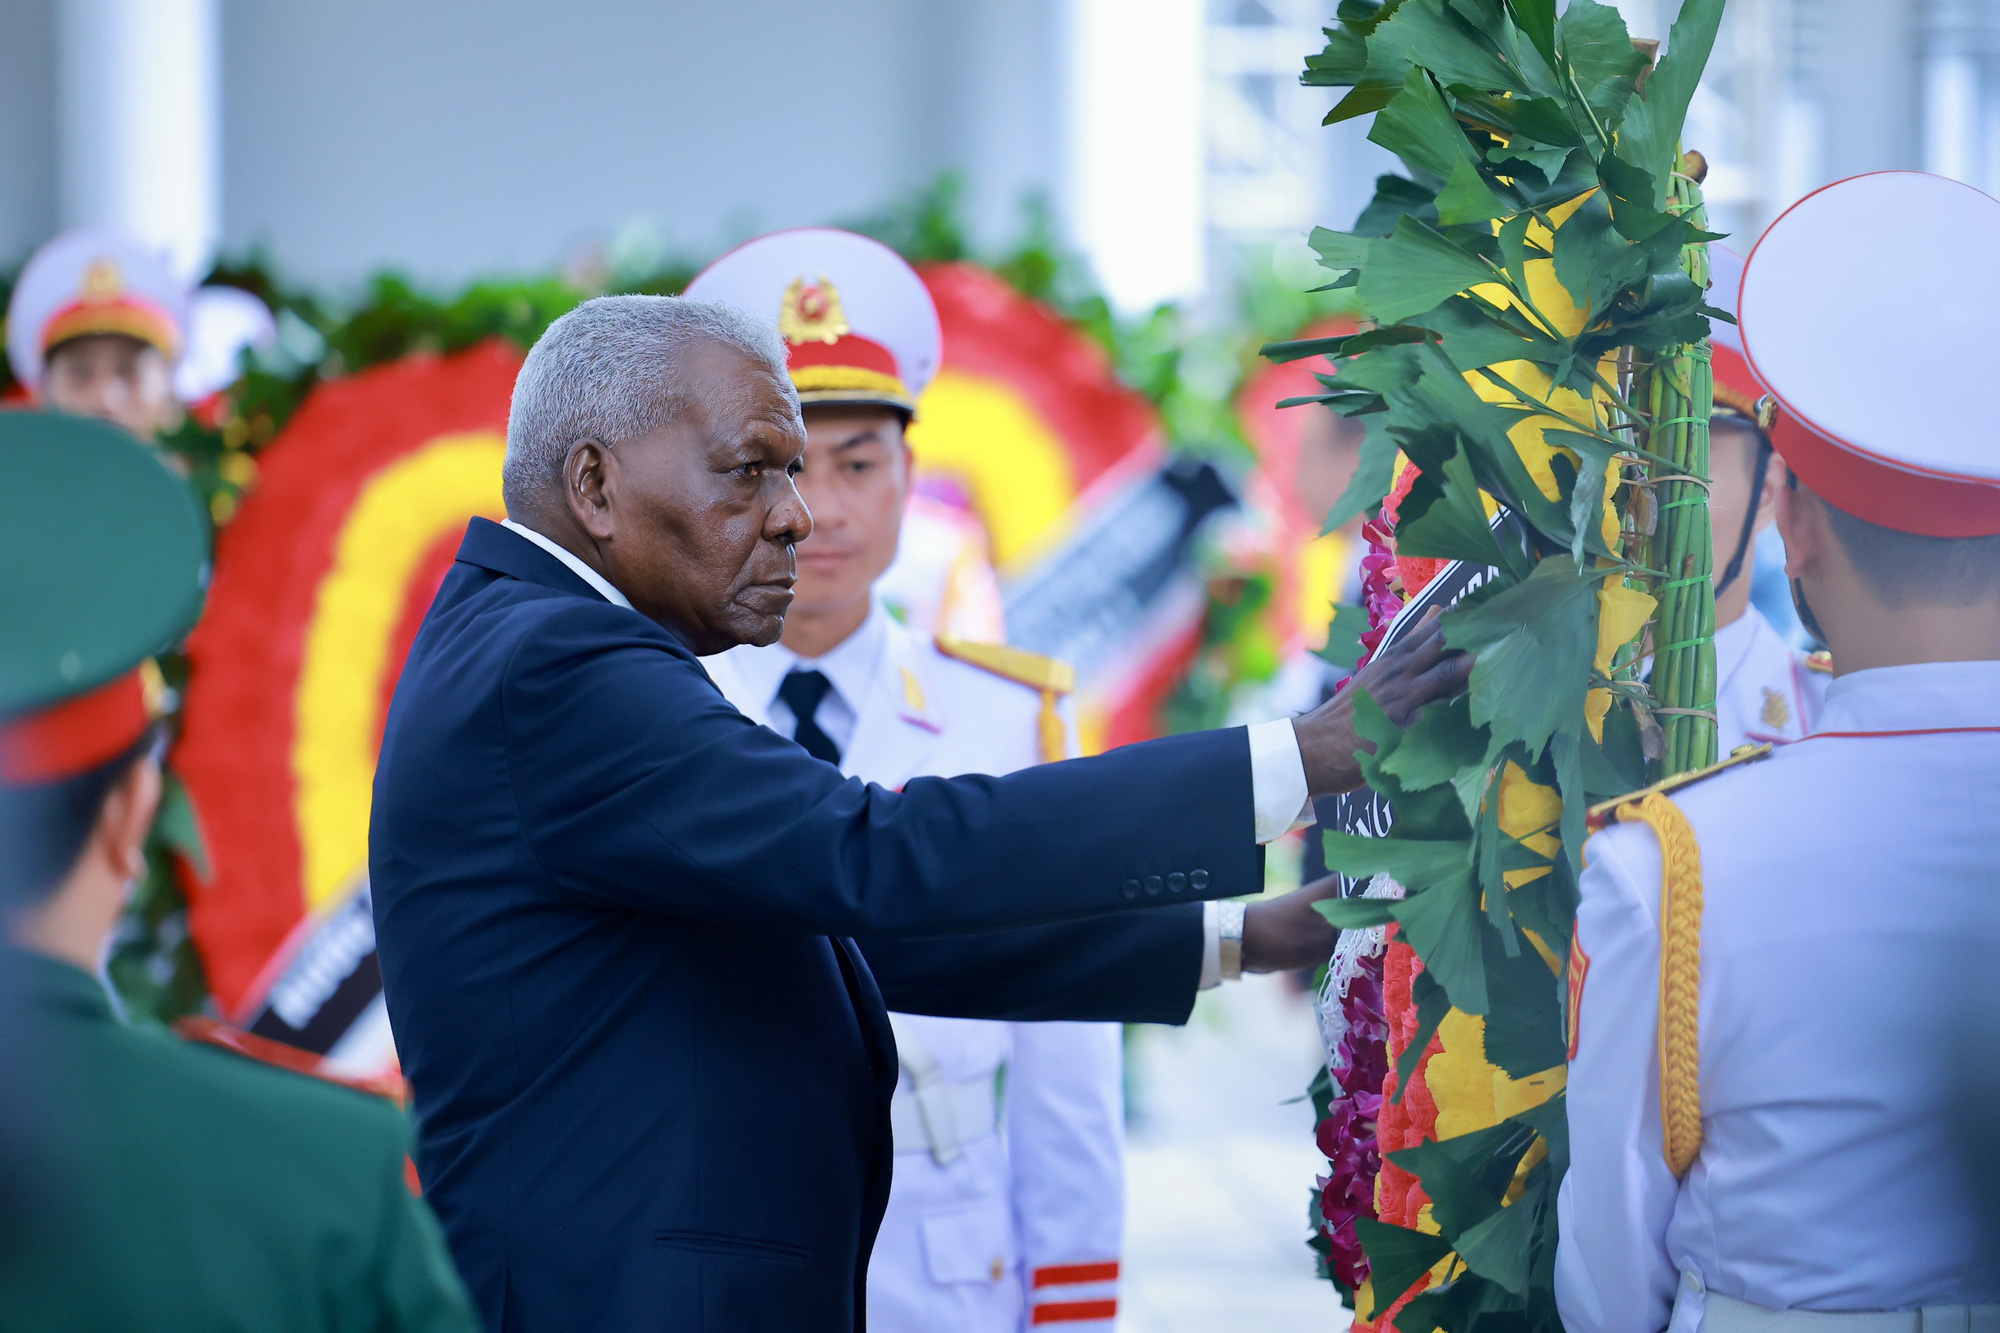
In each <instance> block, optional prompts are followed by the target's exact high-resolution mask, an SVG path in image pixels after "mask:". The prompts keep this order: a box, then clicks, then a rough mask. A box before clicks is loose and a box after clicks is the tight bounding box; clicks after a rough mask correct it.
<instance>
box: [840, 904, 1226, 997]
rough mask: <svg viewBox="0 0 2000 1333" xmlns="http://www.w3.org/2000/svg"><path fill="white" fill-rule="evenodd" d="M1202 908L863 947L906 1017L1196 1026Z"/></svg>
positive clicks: (879, 979) (885, 991) (886, 991)
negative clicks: (1191, 1017)
mask: <svg viewBox="0 0 2000 1333" xmlns="http://www.w3.org/2000/svg"><path fill="white" fill-rule="evenodd" d="M1202 940H1203V935H1202V916H1201V908H1200V907H1199V906H1198V905H1196V904H1193V903H1186V904H1181V905H1178V906H1173V907H1163V908H1160V909H1159V910H1157V911H1152V912H1126V913H1120V914H1118V915H1115V916H1106V917H1097V918H1093V919H1090V920H1086V921H1070V922H1062V923H1060V924H1057V925H1052V926H1034V927H1029V928H1027V929H1023V930H1008V931H998V932H995V933H993V934H989V935H956V936H944V937H938V938H932V939H862V940H857V941H856V943H858V944H859V945H860V946H861V952H862V955H863V956H864V957H865V958H867V960H868V970H869V971H870V972H872V973H874V974H875V984H876V985H877V986H879V987H880V988H881V990H882V1002H883V1003H884V1004H885V1005H887V1006H888V1007H889V1008H891V1009H893V1010H895V1011H896V1012H897V1013H903V1014H933V1015H936V1016H938V1017H940V1018H994V1019H1001V1020H1004V1021H1012V1022H1034V1021H1046V1020H1051V1019H1073V1020H1082V1021H1103V1022H1117V1023H1168V1024H1173V1025H1176V1026H1178V1025H1179V1024H1182V1023H1185V1022H1187V1017H1188V1014H1189V1013H1190V1012H1192V1011H1193V1009H1194V997H1195V987H1196V983H1197V981H1198V980H1199V979H1200V977H1201V951H1202Z"/></svg>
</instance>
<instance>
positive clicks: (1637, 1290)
mask: <svg viewBox="0 0 2000 1333" xmlns="http://www.w3.org/2000/svg"><path fill="white" fill-rule="evenodd" d="M1586 862H1587V869H1586V870H1585V871H1584V873H1583V877H1582V884H1581V890H1582V903H1581V905H1580V906H1579V907H1578V909H1577V919H1576V930H1577V950H1578V958H1577V959H1575V960H1573V962H1572V966H1573V967H1574V966H1575V965H1576V963H1577V962H1578V961H1581V960H1582V959H1583V958H1587V959H1588V962H1587V963H1584V976H1583V982H1582V989H1581V995H1580V999H1579V1003H1578V1012H1577V1015H1576V1034H1575V1050H1574V1053H1573V1054H1572V1056H1571V1059H1570V1064H1569V1085H1568V1088H1569V1090H1568V1106H1569V1145H1570V1147H1569V1151H1570V1161H1569V1172H1568V1174H1566V1175H1565V1176H1564V1177H1563V1182H1562V1189H1561V1192H1560V1193H1559V1195H1558V1197H1557V1204H1556V1206H1557V1216H1558V1219H1559V1224H1560V1233H1559V1234H1560V1237H1561V1239H1560V1240H1559V1242H1558V1244H1557V1247H1556V1273H1555V1286H1556V1304H1557V1306H1558V1308H1559V1309H1560V1311H1561V1313H1562V1319H1563V1325H1564V1327H1565V1328H1568V1329H1569V1330H1571V1333H1657V1331H1658V1330H1660V1329H1663V1328H1665V1327H1666V1326H1667V1320H1668V1317H1669V1315H1670V1313H1671V1311H1672V1306H1673V1299H1674V1289H1675V1286H1676V1284H1677V1282H1678V1278H1679V1275H1678V1274H1677V1273H1676V1272H1675V1271H1674V1266H1673V1263H1672V1262H1671V1261H1670V1259H1669V1258H1668V1255H1667V1247H1666V1234H1667V1224H1668V1223H1669V1222H1670V1221H1671V1220H1672V1218H1673V1212H1674V1202H1675V1200H1676V1198H1677V1197H1678V1195H1679V1192H1680V1182H1678V1181H1677V1180H1675V1179H1674V1176H1673V1173H1672V1172H1671V1171H1670V1170H1668V1168H1667V1160H1666V1152H1665V1148H1664V1138H1663V1130H1662V1126H1661V1120H1660V1058H1659V1012H1660V992H1659V985H1660V930H1659V922H1658V919H1657V915H1656V913H1657V910H1658V904H1659V896H1660V859H1659V852H1658V848H1657V846H1656V844H1655V843H1654V842H1653V839H1652V834H1651V833H1649V832H1647V831H1646V830H1644V829H1641V828H1617V829H1612V830H1607V831H1606V832H1604V833H1600V834H1598V835H1597V836H1596V837H1595V838H1593V839H1592V840H1591V842H1590V843H1589V845H1588V847H1587V849H1586ZM1574 984H1575V983H1574V982H1572V985H1574Z"/></svg>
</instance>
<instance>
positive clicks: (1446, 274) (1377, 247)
mask: <svg viewBox="0 0 2000 1333" xmlns="http://www.w3.org/2000/svg"><path fill="white" fill-rule="evenodd" d="M1492 278H1493V274H1492V271H1491V270H1489V269H1488V268H1487V267H1486V265H1485V264H1484V263H1483V262H1482V261H1481V260H1479V259H1478V258H1476V257H1475V256H1473V255H1469V254H1467V253H1466V252H1465V251H1463V250H1461V249H1459V248H1458V247H1457V246H1456V245H1453V244H1452V243H1451V242H1450V241H1449V240H1447V239H1446V238H1445V237H1444V236H1443V235H1442V234H1441V233H1439V232H1438V231H1437V230H1436V229H1435V228H1433V227H1429V226H1426V225H1425V224H1423V223H1422V222H1419V221H1417V220H1416V219H1415V218H1412V217H1405V218H1404V219H1403V220H1402V221H1401V222H1399V223H1397V224H1396V231H1395V234H1394V235H1393V236H1390V237H1389V238H1388V239H1387V240H1381V241H1376V242H1374V244H1373V247H1372V248H1371V250H1370V251H1369V255H1368V260H1367V265H1366V267H1365V268H1363V269H1362V271H1361V284H1360V286H1359V288H1358V289H1357V290H1358V292H1359V294H1360V297H1361V305H1362V308H1363V309H1364V310H1366V311H1367V312H1368V314H1369V315H1370V316H1372V317H1373V318H1374V319H1376V320H1378V321H1380V322H1381V323H1384V324H1398V323H1401V322H1402V321H1403V320H1405V319H1407V318H1409V317H1410V316H1411V315H1420V314H1422V313H1423V312H1425V311H1426V310H1430V309H1433V308H1434V307H1436V306H1437V305H1438V304H1440V303H1441V302H1443V301H1444V300H1445V298H1446V297H1449V296H1453V295H1455V294H1457V293H1458V292H1461V291H1464V290H1465V289H1467V288H1469V287H1474V286H1477V285H1478V284H1480V283H1483V282H1489V281H1491V280H1492Z"/></svg>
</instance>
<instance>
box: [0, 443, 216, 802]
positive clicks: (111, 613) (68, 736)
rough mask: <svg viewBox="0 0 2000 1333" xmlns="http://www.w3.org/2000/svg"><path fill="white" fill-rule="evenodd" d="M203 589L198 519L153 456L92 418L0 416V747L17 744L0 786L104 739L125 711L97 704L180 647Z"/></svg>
mask: <svg viewBox="0 0 2000 1333" xmlns="http://www.w3.org/2000/svg"><path fill="white" fill-rule="evenodd" d="M207 580H208V523H207V520H206V518H205V517H204V515H203V514H202V511H201V506H200V504H199V502H198V501H197V500H196V498H195V495H194V492H193V490H192V488H191V487H190V486H189V485H188V483H187V481H186V480H185V479H184V478H182V477H180V476H178V475H176V474H175V472H174V471H173V469H172V468H170V467H169V466H168V465H167V462H166V459H165V458H164V456H163V455H161V454H160V453H159V451H157V450H155V449H151V448H149V447H147V446H146V445H143V444H141V443H140V442H139V441H137V440H135V439H133V438H132V437H131V436H130V435H127V434H126V433H125V432H124V431H122V430H120V429H118V428H117V427H116V426H112V425H109V424H107V423H105V422H102V421H95V420H90V419H87V418H84V417H73V416H67V415H63V414H59V413H48V412H26V411H14V412H0V723H4V726H0V742H5V741H8V740H10V739H11V740H13V741H15V742H17V744H15V745H12V746H7V745H4V744H0V750H6V751H8V753H0V761H7V762H6V763H5V767H7V768H9V769H12V770H15V771H13V772H11V773H9V774H6V775H0V777H6V778H11V780H14V781H36V780H46V779H48V778H51V777H59V776H62V775H63V770H65V769H70V770H73V769H74V767H75V764H74V760H75V759H77V758H79V757H83V756H84V755H85V752H88V751H92V750H95V749H97V748H100V747H101V745H102V744H104V743H106V742H108V741H109V740H111V739H114V737H112V736H111V734H110V733H111V732H112V731H115V730H117V729H118V728H119V727H121V726H123V725H124V722H123V720H122V719H124V718H125V717H126V716H127V715H128V714H129V708H124V707H121V706H117V704H118V700H117V699H107V698H106V697H105V696H107V695H117V696H119V698H122V697H123V695H125V694H128V693H129V687H133V686H137V685H138V684H139V683H140V681H139V679H138V678H137V676H136V675H135V673H136V672H138V670H139V668H141V667H142V666H143V665H145V664H146V663H148V662H149V661H150V659H151V658H152V657H153V656H154V655H155V654H156V653H160V652H163V651H165V650H166V649H169V648H171V647H173V646H174V645H175V644H176V643H178V642H179V641H180V639H181V638H182V636H183V635H185V634H186V633H187V631H188V630H189V628H190V627H192V626H193V624H194V622H195V618H196V616H198V615H199V614H200V612H201V601H202V592H203V589H204V587H205V585H206V583H207ZM70 712H80V714H82V716H81V717H80V718H79V717H70V718H67V719H65V718H64V717H62V716H59V715H61V714H64V713H70ZM142 725H143V724H142ZM79 727H81V733H79V731H78V728H79ZM133 739H136V736H130V737H126V738H125V743H126V744H129V743H130V742H131V740H133ZM29 742H32V748H33V749H34V750H35V751H36V753H34V754H28V753H26V752H24V751H23V750H22V748H21V747H22V745H24V744H28V743H29ZM51 747H53V749H51ZM113 753H115V751H113ZM65 755H67V756H68V758H67V759H65V758H64V756H65ZM101 757H108V756H100V758H101ZM24 769H25V771H23V770H24Z"/></svg>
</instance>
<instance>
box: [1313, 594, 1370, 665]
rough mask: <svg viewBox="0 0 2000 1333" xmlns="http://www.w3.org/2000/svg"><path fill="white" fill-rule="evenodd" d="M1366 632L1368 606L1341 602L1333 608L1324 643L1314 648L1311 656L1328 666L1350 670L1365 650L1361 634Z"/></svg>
mask: <svg viewBox="0 0 2000 1333" xmlns="http://www.w3.org/2000/svg"><path fill="white" fill-rule="evenodd" d="M1367 632H1368V608H1367V607H1365V606H1353V605H1349V604H1347V603H1341V604H1339V605H1337V606H1335V607H1334V608H1333V619H1332V620H1331V621H1330V622H1328V624H1327V627H1326V643H1325V644H1324V645H1322V646H1321V647H1319V648H1317V649H1315V650H1314V652H1313V656H1315V657H1317V658H1319V660H1320V661H1322V662H1324V663H1326V664H1327V665H1328V666H1331V667H1337V668H1339V669H1340V670H1342V671H1352V670H1354V668H1355V667H1356V666H1357V665H1358V664H1359V663H1360V661H1361V654H1362V653H1363V652H1364V651H1365V650H1364V649H1363V648H1362V646H1361V636H1362V635H1363V634H1365V633H1367Z"/></svg>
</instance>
